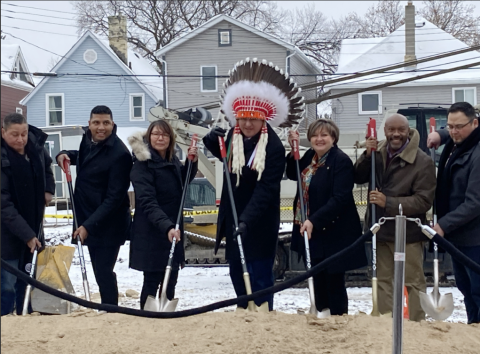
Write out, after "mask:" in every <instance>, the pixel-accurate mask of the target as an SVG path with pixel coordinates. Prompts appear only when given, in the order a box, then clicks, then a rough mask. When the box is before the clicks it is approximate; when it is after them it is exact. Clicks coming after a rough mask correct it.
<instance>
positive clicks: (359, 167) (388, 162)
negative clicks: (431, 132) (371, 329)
mask: <svg viewBox="0 0 480 354" xmlns="http://www.w3.org/2000/svg"><path fill="white" fill-rule="evenodd" d="M385 137H386V140H383V141H381V142H379V143H377V140H376V138H373V137H370V138H369V139H368V140H367V150H366V151H365V152H364V153H363V154H362V155H361V156H360V158H359V159H358V161H357V163H356V164H355V183H357V184H363V183H367V182H369V181H370V173H371V155H372V148H376V149H377V150H378V154H377V158H376V161H375V175H376V176H375V179H376V185H377V186H378V187H377V190H376V191H370V193H369V207H368V208H367V214H366V216H365V224H366V225H370V224H371V222H372V221H371V220H370V204H375V208H376V214H377V217H378V218H381V217H383V216H385V217H389V216H395V215H398V212H399V210H398V207H399V205H400V204H401V205H402V209H403V215H406V216H407V217H409V218H420V219H421V220H422V222H423V223H425V219H426V212H427V211H428V210H429V209H430V208H431V206H432V204H433V199H434V195H435V186H436V178H435V166H434V164H433V161H432V160H431V158H430V157H429V156H428V155H427V154H425V153H424V152H423V151H422V150H420V149H419V147H418V145H419V142H420V135H419V134H418V132H417V130H415V129H413V128H409V126H408V120H407V118H405V117H404V116H402V115H401V114H394V115H392V116H390V117H388V118H387V120H386V122H385ZM425 241H427V239H426V238H425V236H423V234H422V231H421V230H420V228H419V227H418V226H417V225H416V224H414V223H412V222H407V245H406V248H405V258H406V259H405V286H406V287H407V290H408V307H409V318H410V319H411V320H413V321H421V320H424V319H425V313H424V311H423V310H422V308H421V306H420V298H419V294H418V293H419V292H420V291H422V292H426V282H425V276H424V273H423V245H424V242H425ZM394 245H395V221H394V220H391V221H387V222H386V223H385V224H384V225H382V227H381V228H380V231H379V232H378V233H377V278H378V309H379V311H380V313H382V314H383V313H388V312H391V311H392V306H393V300H392V295H393V270H394V261H393V254H394Z"/></svg>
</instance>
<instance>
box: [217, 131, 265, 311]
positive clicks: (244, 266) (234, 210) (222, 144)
mask: <svg viewBox="0 0 480 354" xmlns="http://www.w3.org/2000/svg"><path fill="white" fill-rule="evenodd" d="M218 142H219V144H220V155H221V156H222V160H223V169H224V171H225V179H226V181H227V189H228V197H229V199H230V206H231V208H232V214H233V221H234V222H235V229H236V230H238V217H237V208H236V207H235V201H234V199H233V191H232V182H231V181H230V173H229V172H228V162H227V151H226V148H225V141H224V140H223V138H222V137H218ZM237 243H238V249H239V251H240V263H241V264H242V270H243V281H244V282H245V290H246V292H247V295H251V294H252V285H251V283H250V274H249V273H248V269H247V262H246V261H245V255H244V253H243V245H242V237H241V235H238V236H237ZM238 309H239V308H237V310H238ZM247 310H248V311H257V312H268V311H269V308H268V302H267V301H265V302H264V303H263V304H261V305H260V306H257V305H255V302H253V300H250V301H249V302H248V307H247Z"/></svg>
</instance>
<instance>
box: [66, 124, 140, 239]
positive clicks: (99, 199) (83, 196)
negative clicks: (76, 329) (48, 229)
mask: <svg viewBox="0 0 480 354" xmlns="http://www.w3.org/2000/svg"><path fill="white" fill-rule="evenodd" d="M83 129H84V130H85V134H84V135H83V138H82V142H81V143H80V150H69V151H66V150H64V151H60V153H59V154H58V155H60V154H67V155H68V157H69V158H70V161H71V164H72V165H76V166H77V178H76V181H75V190H74V203H75V211H76V216H75V217H76V218H77V221H78V226H79V227H80V226H82V225H83V227H85V228H86V229H87V231H88V238H87V239H86V240H85V243H84V244H85V245H90V246H97V247H100V246H107V247H116V246H120V245H123V244H124V243H125V240H126V238H127V236H128V234H129V232H130V224H131V222H132V217H131V214H130V200H129V198H128V187H129V186H130V170H131V168H132V155H131V154H130V152H129V151H128V149H127V147H126V146H125V144H124V143H123V142H122V140H120V138H119V137H118V136H117V134H116V131H117V126H116V125H115V126H114V129H113V132H112V135H110V136H109V137H108V138H107V139H106V140H105V141H103V142H100V143H98V144H93V143H92V135H91V133H90V130H89V129H88V127H84V128H83ZM58 155H57V156H58ZM72 243H75V244H76V242H75V241H73V240H72Z"/></svg>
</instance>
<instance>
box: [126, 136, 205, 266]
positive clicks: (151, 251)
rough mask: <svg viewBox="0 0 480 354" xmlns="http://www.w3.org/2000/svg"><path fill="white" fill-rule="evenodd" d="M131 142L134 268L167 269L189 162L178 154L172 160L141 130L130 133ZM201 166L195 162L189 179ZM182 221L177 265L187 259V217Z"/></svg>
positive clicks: (131, 254)
mask: <svg viewBox="0 0 480 354" xmlns="http://www.w3.org/2000/svg"><path fill="white" fill-rule="evenodd" d="M129 142H130V145H131V146H132V152H133V154H134V163H133V168H132V172H131V173H130V178H131V180H132V184H133V188H134V190H135V214H134V217H133V224H132V232H131V236H130V240H131V241H130V268H133V269H136V270H140V271H146V272H159V271H164V270H165V267H166V266H167V261H168V255H169V253H170V248H171V246H172V244H171V243H170V241H169V240H168V231H170V229H173V228H175V223H176V222H177V217H178V211H179V208H180V201H181V198H182V188H183V185H184V184H185V179H186V174H187V166H182V164H181V162H180V160H179V159H178V157H177V156H175V155H174V156H173V159H172V161H171V162H168V161H166V160H164V159H163V158H162V157H161V156H160V155H159V154H158V153H157V152H156V151H155V150H153V149H151V148H149V147H148V146H147V145H146V144H145V143H144V141H143V134H141V133H138V134H135V135H134V136H132V137H130V138H129ZM187 161H188V162H187V163H190V160H187ZM197 166H198V164H197V163H194V164H193V165H192V170H191V173H190V181H189V182H191V181H192V180H193V179H194V178H195V175H196V174H197ZM179 225H180V230H181V241H180V243H179V244H177V245H176V246H175V253H174V258H173V268H174V269H178V266H179V265H180V264H182V263H183V262H185V251H184V244H185V237H184V234H183V217H182V219H181V220H180V224H179Z"/></svg>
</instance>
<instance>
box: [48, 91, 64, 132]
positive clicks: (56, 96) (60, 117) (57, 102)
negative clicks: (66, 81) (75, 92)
mask: <svg viewBox="0 0 480 354" xmlns="http://www.w3.org/2000/svg"><path fill="white" fill-rule="evenodd" d="M45 101H46V108H47V126H51V125H64V124H65V122H64V117H65V97H64V95H63V93H47V94H46V100H45Z"/></svg>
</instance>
